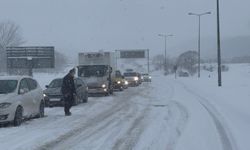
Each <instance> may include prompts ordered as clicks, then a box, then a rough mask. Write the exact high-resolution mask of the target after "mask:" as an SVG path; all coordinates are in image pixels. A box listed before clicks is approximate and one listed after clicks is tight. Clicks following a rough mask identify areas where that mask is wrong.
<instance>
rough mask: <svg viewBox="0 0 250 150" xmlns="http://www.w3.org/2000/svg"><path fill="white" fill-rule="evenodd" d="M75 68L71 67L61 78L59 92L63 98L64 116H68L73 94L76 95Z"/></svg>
mask: <svg viewBox="0 0 250 150" xmlns="http://www.w3.org/2000/svg"><path fill="white" fill-rule="evenodd" d="M74 76H75V69H74V68H73V69H71V70H70V71H69V73H68V74H67V75H66V76H65V77H64V78H63V83H62V88H61V92H62V95H63V99H64V112H65V116H70V115H71V112H70V108H71V107H72V105H73V102H74V96H75V95H76V89H75V84H74Z"/></svg>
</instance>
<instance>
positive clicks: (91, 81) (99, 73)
mask: <svg viewBox="0 0 250 150" xmlns="http://www.w3.org/2000/svg"><path fill="white" fill-rule="evenodd" d="M113 68H115V65H114V58H113V54H112V53H111V52H104V53H100V52H97V53H92V52H91V53H80V54H79V65H78V66H77V76H78V77H79V78H81V79H82V80H83V81H85V82H86V83H87V85H88V89H89V91H88V92H89V94H90V95H91V94H92V95H93V94H104V95H110V94H113V80H114V77H115V75H114V72H113Z"/></svg>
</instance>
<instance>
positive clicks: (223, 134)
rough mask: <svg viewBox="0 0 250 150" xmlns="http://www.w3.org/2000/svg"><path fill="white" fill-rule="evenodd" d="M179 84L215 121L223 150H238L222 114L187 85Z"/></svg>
mask: <svg viewBox="0 0 250 150" xmlns="http://www.w3.org/2000/svg"><path fill="white" fill-rule="evenodd" d="M179 84H180V85H181V86H182V87H183V88H184V89H185V90H186V91H187V92H189V93H190V94H192V95H194V96H195V97H196V98H197V100H198V102H199V103H200V104H201V106H203V107H204V108H205V110H206V111H207V112H208V114H209V115H210V116H211V118H212V119H213V122H214V124H215V127H216V129H217V131H218V134H219V136H220V141H221V144H222V148H223V150H237V145H236V143H235V140H234V137H233V136H232V133H231V132H230V130H229V128H228V126H227V124H226V122H225V121H224V119H223V117H222V116H221V114H220V113H219V112H218V110H217V109H216V108H215V107H214V106H213V105H212V104H211V103H209V100H208V99H206V98H204V97H202V96H200V95H199V94H197V93H195V92H194V91H192V90H191V89H189V88H188V87H187V86H186V85H185V84H183V83H181V82H179Z"/></svg>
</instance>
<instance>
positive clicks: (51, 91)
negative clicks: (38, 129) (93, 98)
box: [43, 78, 88, 107]
mask: <svg viewBox="0 0 250 150" xmlns="http://www.w3.org/2000/svg"><path fill="white" fill-rule="evenodd" d="M74 81H75V86H76V87H75V88H76V96H75V97H74V105H77V104H79V103H86V102H88V87H87V85H86V84H85V83H84V82H83V81H82V79H80V78H75V79H74ZM62 82H63V79H62V78H57V79H54V80H52V81H51V82H50V84H49V85H47V86H46V88H47V89H45V90H44V91H43V93H44V99H45V105H46V106H50V107H51V106H63V105H64V101H63V97H62V93H61V86H62Z"/></svg>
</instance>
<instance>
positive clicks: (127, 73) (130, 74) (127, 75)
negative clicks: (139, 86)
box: [124, 72, 137, 77]
mask: <svg viewBox="0 0 250 150" xmlns="http://www.w3.org/2000/svg"><path fill="white" fill-rule="evenodd" d="M124 76H125V77H134V76H137V73H135V72H126V73H124Z"/></svg>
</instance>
